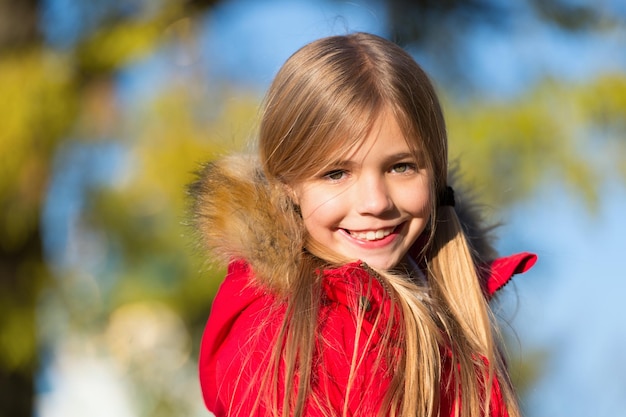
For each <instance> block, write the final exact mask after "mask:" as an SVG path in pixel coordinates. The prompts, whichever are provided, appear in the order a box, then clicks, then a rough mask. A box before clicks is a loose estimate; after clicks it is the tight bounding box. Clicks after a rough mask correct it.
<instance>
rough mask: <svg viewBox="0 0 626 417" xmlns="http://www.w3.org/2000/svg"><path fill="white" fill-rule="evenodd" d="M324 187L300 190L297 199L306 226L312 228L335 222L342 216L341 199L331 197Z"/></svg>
mask: <svg viewBox="0 0 626 417" xmlns="http://www.w3.org/2000/svg"><path fill="white" fill-rule="evenodd" d="M322 188H323V187H307V188H304V189H301V190H300V191H299V192H298V196H297V201H298V202H299V205H300V212H301V213H302V219H303V220H304V225H305V227H306V228H307V229H308V230H309V233H312V232H313V231H312V230H311V229H312V228H315V227H320V226H328V225H332V224H335V223H336V222H337V221H338V219H339V218H340V217H341V216H340V213H341V210H340V207H341V203H340V199H337V198H332V197H329V192H328V191H327V190H323V189H322Z"/></svg>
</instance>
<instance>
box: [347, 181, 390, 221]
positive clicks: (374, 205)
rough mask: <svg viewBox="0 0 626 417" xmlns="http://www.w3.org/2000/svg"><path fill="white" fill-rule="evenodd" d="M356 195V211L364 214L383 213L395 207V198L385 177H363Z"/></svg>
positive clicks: (376, 214)
mask: <svg viewBox="0 0 626 417" xmlns="http://www.w3.org/2000/svg"><path fill="white" fill-rule="evenodd" d="M356 189H357V192H356V195H355V196H354V204H355V207H356V211H357V212H358V213H359V214H362V215H374V216H378V215H381V214H383V213H385V212H387V211H389V210H391V209H392V208H393V200H392V198H391V195H390V194H389V189H388V187H387V184H386V182H385V178H384V177H380V176H372V177H362V178H360V179H359V181H358V184H357V187H356Z"/></svg>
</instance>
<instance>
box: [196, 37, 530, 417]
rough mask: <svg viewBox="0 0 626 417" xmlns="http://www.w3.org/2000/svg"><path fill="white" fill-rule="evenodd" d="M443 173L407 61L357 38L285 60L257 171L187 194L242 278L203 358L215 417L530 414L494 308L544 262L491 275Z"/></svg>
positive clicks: (222, 171)
mask: <svg viewBox="0 0 626 417" xmlns="http://www.w3.org/2000/svg"><path fill="white" fill-rule="evenodd" d="M447 165H448V163H447V139H446V131H445V126H444V119H443V115H442V112H441V108H440V105H439V102H438V100H437V96H436V95H435V91H434V89H433V86H432V85H431V83H430V81H429V80H428V78H427V76H426V74H425V73H424V72H423V71H422V69H421V68H420V67H419V66H418V65H417V64H416V63H415V61H414V60H413V59H412V58H411V57H410V56H409V55H408V54H407V53H406V52H404V51H403V50H402V49H401V48H399V47H398V46H396V45H394V44H393V43H390V42H389V41H386V40H384V39H382V38H379V37H377V36H373V35H370V34H365V33H356V34H351V35H347V36H334V37H329V38H325V39H321V40H318V41H315V42H313V43H311V44H309V45H306V46H304V47H303V48H302V49H300V50H299V51H297V52H296V53H295V54H294V55H293V56H291V57H290V58H289V60H287V62H286V63H285V64H284V66H283V67H282V68H281V69H280V71H279V72H278V74H277V76H276V78H275V80H274V82H273V84H272V85H271V87H270V89H269V92H268V95H267V97H266V102H265V106H264V113H263V115H262V120H261V125H260V132H259V151H258V157H252V156H249V157H245V156H236V157H228V158H225V159H222V160H220V161H217V162H215V163H212V164H209V165H207V166H206V167H205V168H204V169H203V171H202V172H201V174H200V178H199V179H198V181H197V182H196V183H195V184H193V185H192V186H191V192H192V195H193V196H194V198H195V200H194V207H193V208H194V220H195V225H196V228H197V230H198V231H199V234H200V236H201V239H202V241H203V244H204V245H205V246H206V247H207V248H208V249H210V250H211V251H212V253H213V256H214V257H217V258H218V259H223V260H224V261H227V262H228V263H229V266H228V274H227V276H226V278H225V281H224V282H223V283H222V285H221V287H220V290H219V292H218V294H217V296H216V298H215V300H214V303H213V307H212V312H211V316H210V318H209V321H208V323H207V327H206V330H205V334H204V337H203V340H202V346H201V352H200V380H201V385H202V391H203V395H204V399H205V402H206V405H207V407H208V408H209V410H210V411H212V412H213V413H214V414H215V415H216V416H218V417H220V416H284V417H286V416H420V417H423V416H472V417H475V416H511V417H513V416H518V415H519V414H520V412H519V409H518V406H517V404H516V399H515V395H514V393H513V391H512V388H511V385H510V381H509V378H508V375H507V371H506V368H505V366H504V363H503V360H502V358H501V356H500V354H499V350H498V346H497V345H496V341H495V337H494V330H493V326H492V324H493V322H492V317H491V313H490V310H489V306H488V300H489V298H490V297H491V296H492V295H493V294H494V292H495V291H496V290H497V289H499V288H500V287H502V286H503V285H504V284H506V282H507V281H508V280H509V279H510V278H511V276H512V275H513V274H514V273H518V272H523V271H525V270H527V269H528V268H529V267H530V266H532V264H533V263H534V262H535V256H534V255H532V254H527V253H522V254H519V255H516V256H513V257H508V258H501V259H495V253H494V250H493V248H492V247H491V245H490V244H489V240H488V238H487V237H486V236H485V233H484V232H485V229H484V228H481V227H480V226H479V225H478V224H477V223H476V222H475V221H472V220H471V219H472V218H475V217H476V216H473V215H472V210H471V209H470V210H468V209H467V208H466V209H461V207H458V205H457V207H455V199H454V195H453V192H452V188H450V187H449V186H448V182H447V179H448V172H447ZM468 214H469V216H468ZM467 217H469V219H466V220H463V221H462V222H461V221H460V219H463V218H467Z"/></svg>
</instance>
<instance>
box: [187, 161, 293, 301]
mask: <svg viewBox="0 0 626 417" xmlns="http://www.w3.org/2000/svg"><path fill="white" fill-rule="evenodd" d="M189 191H190V193H191V195H192V198H193V205H192V219H193V226H194V229H196V231H197V232H198V233H199V234H200V241H201V243H202V246H203V248H204V249H205V250H208V251H209V252H210V253H211V254H212V256H213V258H214V259H216V260H217V261H222V262H224V263H228V262H230V261H231V260H233V259H245V260H246V261H247V262H248V263H249V264H250V266H251V268H252V269H253V270H254V272H255V275H256V276H257V277H258V279H260V280H261V281H262V284H264V285H266V286H268V287H270V288H271V289H274V290H277V291H279V292H282V291H284V290H286V289H287V288H288V287H289V284H290V281H291V280H292V279H293V274H294V273H295V271H296V270H297V262H298V259H299V258H300V256H299V255H300V252H301V251H302V247H303V231H304V226H303V224H302V219H301V217H300V216H299V215H298V213H297V212H296V210H295V209H294V206H293V203H292V201H291V199H290V198H289V197H288V196H287V193H286V190H285V187H284V186H281V185H271V184H269V183H268V181H267V180H266V178H265V176H264V174H263V172H262V170H261V169H260V167H259V164H258V162H257V160H256V158H254V157H250V156H230V157H226V158H224V159H220V160H218V161H216V162H211V163H208V164H206V165H205V166H204V167H203V169H202V170H201V171H200V172H199V174H198V180H197V181H196V182H194V183H193V184H191V186H190V187H189Z"/></svg>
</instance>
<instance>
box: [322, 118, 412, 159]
mask: <svg viewBox="0 0 626 417" xmlns="http://www.w3.org/2000/svg"><path fill="white" fill-rule="evenodd" d="M417 142H418V141H417V140H415V139H413V140H411V139H409V138H408V137H407V134H406V133H405V132H404V130H403V129H402V127H401V126H400V124H399V123H398V119H397V118H396V117H395V115H394V114H393V113H392V112H390V111H382V112H380V113H378V114H377V115H376V116H375V118H374V119H373V121H370V122H369V124H368V127H367V130H365V131H363V132H360V134H356V135H355V134H354V133H353V135H349V136H348V137H346V139H345V140H338V141H337V143H336V144H335V146H334V147H333V149H332V151H331V152H329V154H328V159H327V161H328V165H332V164H337V163H342V162H347V161H351V162H357V161H359V160H362V159H364V158H366V157H368V156H377V155H407V156H408V155H417V154H419V153H421V150H420V148H419V146H418V143H417Z"/></svg>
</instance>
